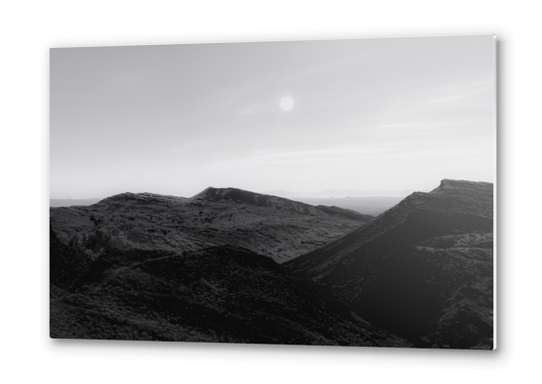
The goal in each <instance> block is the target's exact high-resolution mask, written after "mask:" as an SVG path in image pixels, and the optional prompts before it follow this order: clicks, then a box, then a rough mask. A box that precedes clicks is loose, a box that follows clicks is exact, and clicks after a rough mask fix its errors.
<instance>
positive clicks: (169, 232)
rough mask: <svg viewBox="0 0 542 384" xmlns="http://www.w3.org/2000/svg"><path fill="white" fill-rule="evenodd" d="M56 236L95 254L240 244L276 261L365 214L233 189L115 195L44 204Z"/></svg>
mask: <svg viewBox="0 0 542 384" xmlns="http://www.w3.org/2000/svg"><path fill="white" fill-rule="evenodd" d="M50 215H51V225H52V229H53V230H54V232H55V233H56V236H57V237H58V240H59V241H60V242H61V243H62V244H65V245H69V246H70V247H72V248H74V249H76V250H77V251H78V252H79V253H81V254H85V255H87V256H88V257H89V258H90V259H96V258H97V257H98V256H99V255H101V254H102V253H104V252H105V251H106V250H108V249H116V250H121V251H125V250H138V249H139V250H154V251H168V252H174V253H175V252H179V250H183V251H196V250H200V249H203V248H208V247H213V246H223V245H232V246H238V247H243V248H246V249H249V250H251V251H253V252H254V253H258V254H261V255H265V256H270V257H272V258H273V259H275V260H276V261H278V262H284V261H286V260H289V259H291V258H294V257H297V256H299V255H302V254H304V253H307V252H310V251H312V250H314V249H317V248H319V247H321V246H323V245H325V244H327V243H329V242H330V241H333V240H336V239H338V238H340V237H341V236H343V235H345V234H347V233H349V232H351V231H353V230H356V229H358V228H359V227H361V226H363V225H364V224H366V223H367V222H369V221H370V220H372V219H373V217H372V216H368V215H363V214H360V213H358V212H355V211H352V210H347V209H342V208H337V207H324V206H317V207H315V206H312V205H309V204H305V203H301V202H297V201H293V200H289V199H284V198H280V197H277V196H270V195H264V194H258V193H254V192H249V191H244V190H240V189H236V188H212V187H209V188H207V189H206V190H204V191H202V192H201V193H199V194H197V195H195V196H193V197H191V198H185V197H176V196H164V195H157V194H152V193H138V194H133V193H123V194H119V195H115V196H111V197H108V198H106V199H103V200H101V201H99V202H98V203H96V204H93V205H91V206H87V207H85V206H72V207H59V208H54V207H53V208H51V209H50Z"/></svg>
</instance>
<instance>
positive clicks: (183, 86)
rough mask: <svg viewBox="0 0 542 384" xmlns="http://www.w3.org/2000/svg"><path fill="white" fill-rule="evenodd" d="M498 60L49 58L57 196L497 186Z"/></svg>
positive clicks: (260, 48)
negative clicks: (465, 183) (470, 183)
mask: <svg viewBox="0 0 542 384" xmlns="http://www.w3.org/2000/svg"><path fill="white" fill-rule="evenodd" d="M494 56H495V55H494V39H493V36H462V37H424V38H397V39H391V38H387V39H352V40H322V41H296V42H293V41H291V42H259V43H220V44H218V43H217V44H184V45H155V46H129V47H95V48H53V49H51V51H50V187H51V191H50V193H51V195H50V197H51V198H72V199H80V198H92V197H106V196H110V195H114V194H117V193H123V192H134V193H137V192H153V193H159V194H166V195H174V196H184V197H190V196H193V195H195V194H197V193H199V192H200V191H202V190H203V189H205V188H207V187H209V186H213V187H217V188H225V187H236V188H241V189H246V190H250V191H254V192H260V193H265V192H269V191H281V190H284V191H290V192H293V193H294V194H295V193H299V194H303V192H306V193H312V195H314V192H317V191H325V190H331V189H332V190H349V191H350V192H351V191H352V190H359V191H360V194H361V193H362V192H361V191H380V192H375V194H383V195H386V194H392V192H390V191H398V190H416V191H427V190H431V189H434V188H436V187H437V186H438V185H439V183H440V180H442V179H444V178H448V179H463V180H474V181H489V182H492V181H493V174H494V167H495V154H494V147H495V102H494V100H495V81H494V79H495V69H494V65H495V64H494ZM322 193H324V194H325V192H322ZM337 193H338V192H337ZM338 194H339V195H340V193H338ZM323 197H329V196H323ZM336 197H340V196H336Z"/></svg>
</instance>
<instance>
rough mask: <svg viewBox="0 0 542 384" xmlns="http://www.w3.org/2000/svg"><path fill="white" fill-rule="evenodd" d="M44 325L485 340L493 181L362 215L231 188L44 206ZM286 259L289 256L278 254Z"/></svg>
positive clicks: (429, 341)
mask: <svg viewBox="0 0 542 384" xmlns="http://www.w3.org/2000/svg"><path fill="white" fill-rule="evenodd" d="M50 254H51V323H50V327H51V328H50V329H51V337H54V338H93V339H129V340H171V341H208V342H243V343H274V344H314V345H352V346H386V347H425V348H461V349H466V348H471V349H492V348H493V323H494V321H493V268H494V266H493V185H492V184H489V183H475V182H468V181H455V180H443V181H442V182H441V185H440V186H439V187H438V188H436V189H435V190H433V191H432V192H429V193H420V192H417V193H413V194H411V195H410V196H408V197H407V198H405V199H404V200H402V201H401V202H400V203H399V204H397V205H396V206H394V207H392V208H391V209H389V210H387V211H386V212H384V213H383V214H382V215H380V216H378V217H377V218H375V219H373V218H372V217H370V216H365V215H361V214H359V213H357V212H353V211H349V210H344V209H341V208H337V207H323V206H318V207H315V206H311V205H308V204H303V203H299V202H296V201H292V200H288V199H283V198H279V197H276V196H270V195H261V194H256V193H253V192H248V191H243V190H239V189H234V188H227V189H215V188H208V189H206V190H205V191H202V192H201V193H200V194H198V195H196V196H194V197H192V198H182V197H173V196H161V195H154V194H149V193H144V194H130V193H126V194H121V195H116V196H112V197H110V198H107V199H104V200H102V201H100V202H99V203H97V204H94V205H92V206H89V207H81V206H79V207H69V208H52V209H51V248H50ZM285 261H286V262H285Z"/></svg>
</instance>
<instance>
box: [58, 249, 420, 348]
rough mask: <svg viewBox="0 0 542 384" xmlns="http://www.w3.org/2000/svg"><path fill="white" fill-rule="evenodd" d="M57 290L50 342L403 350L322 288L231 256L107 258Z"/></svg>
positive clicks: (245, 255)
mask: <svg viewBox="0 0 542 384" xmlns="http://www.w3.org/2000/svg"><path fill="white" fill-rule="evenodd" d="M59 244H60V243H58V242H55V243H52V252H53V253H56V252H57V250H56V247H58V246H59ZM62 276H65V277H67V275H66V274H62ZM63 286H64V287H66V288H65V289H60V288H58V287H57V286H55V285H52V294H51V304H50V314H51V321H50V324H51V328H50V329H51V331H50V333H51V337H53V338H90V339H126V340H167V341H199V342H230V343H272V344H313V345H363V346H388V347H389V346H395V347H408V346H411V343H409V342H408V341H406V340H404V339H403V338H401V337H398V336H395V335H392V334H391V333H389V332H387V331H385V330H382V329H379V328H377V327H374V326H373V325H371V324H369V323H368V322H366V321H364V320H363V319H361V318H360V317H359V316H357V315H356V314H355V313H353V312H352V311H350V309H349V308H347V307H346V306H344V305H343V304H341V301H340V300H339V299H338V298H336V297H335V296H334V295H333V293H332V292H331V291H329V290H328V289H327V288H326V287H324V286H321V285H320V284H318V283H314V282H312V281H310V280H308V279H304V278H302V277H300V276H297V275H295V274H291V273H290V272H288V271H287V270H286V269H285V268H283V267H282V265H280V264H277V263H276V262H274V261H273V260H272V259H271V258H269V257H266V256H262V255H258V254H255V253H253V252H251V251H250V250H248V249H244V248H240V247H234V246H219V247H210V248H206V249H202V250H197V251H186V250H179V253H171V252H166V251H149V250H128V251H120V250H117V249H108V250H107V251H106V252H104V253H103V254H101V255H100V256H99V257H98V258H97V259H96V260H95V261H93V262H92V264H91V265H90V266H89V268H88V269H87V270H86V272H85V273H83V274H82V275H80V277H79V279H77V280H76V281H74V282H71V284H63Z"/></svg>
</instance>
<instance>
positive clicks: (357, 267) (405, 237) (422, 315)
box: [285, 180, 493, 348]
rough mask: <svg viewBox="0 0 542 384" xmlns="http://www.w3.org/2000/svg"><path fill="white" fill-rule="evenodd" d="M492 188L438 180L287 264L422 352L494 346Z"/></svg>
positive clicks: (476, 184) (470, 183)
mask: <svg viewBox="0 0 542 384" xmlns="http://www.w3.org/2000/svg"><path fill="white" fill-rule="evenodd" d="M492 231H493V185H492V184H489V183H474V182H466V181H454V180H443V181H442V183H441V185H440V186H439V187H438V188H436V189H435V190H433V191H432V192H430V193H414V194H412V195H410V196H408V197H407V198H405V199H404V200H403V201H401V202H400V203H399V204H398V205H397V206H395V207H393V208H391V209H390V210H388V211H386V212H385V213H384V214H382V215H380V216H379V217H378V218H376V219H375V220H374V221H373V222H371V223H370V224H368V225H367V226H365V227H363V228H361V229H359V230H357V231H355V232H353V233H351V234H349V235H347V236H345V237H343V238H341V239H339V240H337V241H335V242H333V243H332V244H329V245H327V246H325V247H323V248H321V249H318V250H316V251H313V252H311V253H309V254H306V255H303V256H301V257H299V258H297V259H295V260H292V261H290V262H288V263H286V264H285V266H286V267H288V268H289V269H291V270H293V271H296V272H297V273H300V274H303V275H304V276H308V277H311V278H313V279H314V280H317V281H321V282H323V283H325V284H327V285H328V286H330V287H332V288H333V290H334V291H335V292H336V293H337V294H338V295H339V296H341V297H343V298H344V299H345V300H346V302H347V303H349V305H350V306H351V307H352V308H355V309H356V311H357V312H358V313H359V314H360V315H362V316H363V317H364V318H366V319H367V320H369V321H371V322H372V323H373V324H376V325H378V326H381V327H384V328H386V329H389V330H390V331H392V332H396V333H398V334H400V335H402V336H404V337H406V338H408V339H410V340H411V341H414V342H416V343H417V345H419V346H426V347H430V346H437V347H454V348H491V347H492V332H493V233H492Z"/></svg>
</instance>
